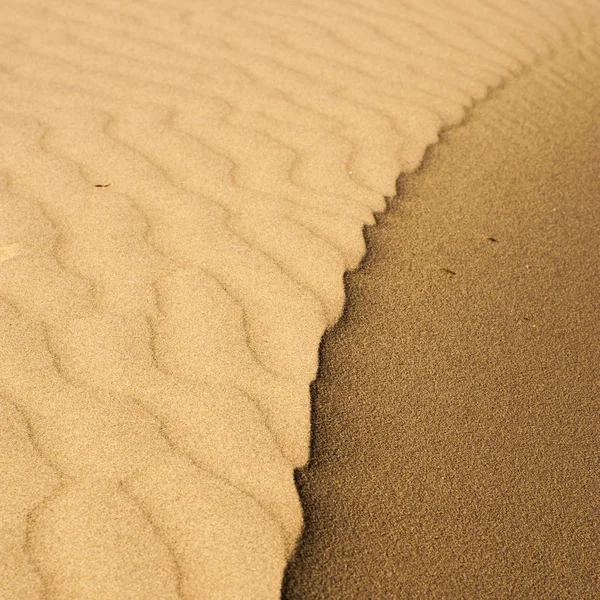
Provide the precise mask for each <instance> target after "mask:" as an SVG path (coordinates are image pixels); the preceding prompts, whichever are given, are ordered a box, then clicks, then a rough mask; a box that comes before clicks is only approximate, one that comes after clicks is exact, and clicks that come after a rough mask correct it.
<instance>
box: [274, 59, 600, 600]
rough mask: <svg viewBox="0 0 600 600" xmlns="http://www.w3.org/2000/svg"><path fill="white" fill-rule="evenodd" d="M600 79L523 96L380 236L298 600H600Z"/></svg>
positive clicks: (539, 78) (333, 356) (317, 417)
mask: <svg viewBox="0 0 600 600" xmlns="http://www.w3.org/2000/svg"><path fill="white" fill-rule="evenodd" d="M599 80H600V62H599V61H598V55H597V54H589V55H587V56H586V57H584V56H583V55H581V54H579V53H577V52H567V53H561V54H559V56H557V57H555V58H554V59H553V60H552V61H549V62H548V63H547V64H545V65H541V66H539V67H536V68H535V69H534V70H532V71H531V72H529V73H527V74H525V75H523V76H522V77H521V78H519V79H518V80H515V81H513V82H510V83H508V84H507V86H506V87H505V89H503V90H501V91H499V92H497V93H495V94H493V95H492V97H491V98H490V99H488V100H487V101H486V102H485V103H482V104H481V105H480V106H479V107H476V108H475V110H474V111H473V113H472V115H471V117H470V118H469V120H468V122H467V123H465V124H464V125H462V126H460V127H458V128H456V129H454V130H452V131H450V132H448V133H447V134H445V135H444V136H443V138H442V142H441V143H440V144H438V145H436V146H434V147H432V148H431V149H430V150H429V151H428V152H427V155H426V159H425V161H424V164H423V166H422V167H421V168H420V169H419V172H418V173H415V174H412V175H408V176H402V177H401V178H400V179H399V181H398V188H399V194H398V196H397V198H396V199H395V200H394V202H393V204H394V206H393V209H392V211H391V212H390V213H389V214H387V215H385V216H383V217H382V218H381V223H380V224H379V225H378V226H377V227H376V228H374V229H370V230H369V231H368V232H367V242H368V248H369V250H368V254H367V256H366V258H365V260H364V262H363V264H362V267H361V268H359V270H358V271H356V272H354V273H352V274H350V275H348V276H347V279H346V282H347V293H348V305H347V307H346V311H345V313H344V316H343V318H342V320H341V321H340V322H339V323H338V325H336V327H334V328H333V329H332V330H331V331H329V332H328V333H327V335H326V336H325V338H324V341H323V343H322V347H321V368H320V375H319V378H318V380H317V382H316V384H315V386H314V394H313V447H312V459H311V461H310V463H309V466H308V468H305V469H303V470H301V471H300V472H299V473H298V474H297V479H298V481H299V489H300V492H301V498H302V502H303V505H304V509H305V519H306V529H305V533H304V537H303V539H302V542H301V544H300V546H299V548H298V551H297V554H296V556H295V558H294V559H293V560H292V562H291V564H290V567H289V569H288V572H287V578H286V586H285V590H284V594H283V598H285V599H286V600H292V599H296V598H298V599H300V598H302V599H309V598H330V599H337V598H373V599H375V598H446V599H450V598H494V599H498V598H507V599H508V598H513V599H514V598H524V599H525V598H531V599H533V598H536V599H538V598H539V599H542V598H544V599H546V598H548V599H550V598H553V599H555V598H578V599H582V600H583V599H589V600H591V599H593V598H598V597H600V581H599V575H600V527H599V526H600V523H599V515H600V417H599V415H600V375H599V371H598V367H599V365H600V343H599V340H600V301H599V293H600V257H599V249H600V166H599V165H600V88H599V87H598V85H597V82H598V81H599Z"/></svg>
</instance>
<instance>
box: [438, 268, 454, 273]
mask: <svg viewBox="0 0 600 600" xmlns="http://www.w3.org/2000/svg"><path fill="white" fill-rule="evenodd" d="M440 271H444V273H449V274H450V275H456V272H455V271H451V270H450V269H446V267H440Z"/></svg>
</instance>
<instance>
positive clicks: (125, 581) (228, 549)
mask: <svg viewBox="0 0 600 600" xmlns="http://www.w3.org/2000/svg"><path fill="white" fill-rule="evenodd" d="M597 8H598V7H597V3H596V2H595V1H594V2H591V1H587V2H586V1H585V0H554V1H550V2H548V1H543V2H542V1H541V0H539V1H538V0H510V1H508V2H506V1H504V0H503V1H502V2H500V1H499V0H498V1H497V2H496V1H494V2H490V1H489V0H479V1H471V0H465V1H464V2H461V1H459V0H451V1H450V0H448V1H445V0H444V1H435V0H428V1H426V2H422V1H419V2H417V1H416V0H415V2H414V3H413V2H398V1H397V0H379V1H367V0H358V1H352V2H348V1H346V0H343V1H342V0H339V1H338V0H327V1H325V2H323V1H321V0H319V1H318V2H317V1H316V0H308V1H303V2H295V1H284V0H271V1H268V0H253V1H250V2H243V3H242V2H238V1H233V0H232V1H229V0H218V1H214V2H213V1H210V0H206V1H202V2H197V1H195V0H177V1H166V0H163V1H162V2H161V1H160V0H125V1H123V0H103V1H102V2H100V1H98V0H12V1H11V0H6V1H4V0H3V2H2V3H1V4H0V411H1V413H0V460H1V461H2V462H1V464H0V569H1V571H0V597H1V598H6V599H11V600H13V599H18V600H22V599H23V598H27V599H29V598H32V599H33V598H49V599H50V598H52V599H62V598H70V599H74V598H94V599H114V598H120V599H121V598H122V599H129V598H139V599H147V598H161V599H162V598H164V599H167V598H217V599H226V598H242V599H245V600H247V599H251V598H261V599H262V598H275V597H278V596H279V594H280V586H281V578H282V574H283V571H284V569H285V566H286V562H287V560H288V558H289V557H290V555H291V553H292V552H293V549H294V546H295V542H296V540H297V537H298V535H299V533H300V531H301V527H302V511H301V506H300V503H299V499H298V495H297V491H296V488H295V485H294V480H293V470H294V468H295V467H299V466H302V465H303V464H304V463H305V462H306V460H307V458H308V455H309V433H310V397H309V384H310V382H311V380H312V379H313V378H314V376H315V375H316V370H317V363H318V355H317V350H318V345H319V341H320V339H321V336H322V334H323V332H324V330H325V328H326V327H328V326H331V325H333V324H334V323H335V322H336V320H337V319H338V317H339V316H340V314H341V311H342V307H343V303H344V288H343V279H342V275H343V272H344V271H345V270H347V269H352V268H354V267H356V266H357V264H358V263H359V261H360V259H361V257H362V255H363V252H364V240H363V237H362V228H363V225H364V224H365V223H372V222H373V216H372V212H373V211H374V210H381V209H383V208H384V206H385V201H384V196H386V195H387V196H392V195H393V194H394V182H395V180H396V178H397V176H398V174H399V173H400V172H402V171H406V170H410V169H413V168H415V167H417V166H418V164H419V162H420V161H421V158H422V156H423V152H424V150H425V148H426V146H427V145H428V144H431V143H433V142H435V141H436V140H437V134H438V131H439V130H440V128H441V127H444V126H448V125H451V124H455V123H457V122H459V121H460V120H461V119H462V118H463V116H464V114H465V111H466V110H468V108H469V107H470V106H471V105H472V103H473V101H474V100H478V99H482V98H484V97H485V96H486V94H487V93H488V91H489V89H490V87H495V86H499V85H501V84H502V83H503V82H505V81H506V80H509V79H512V78H515V77H517V76H518V75H519V74H520V73H521V72H522V71H523V69H525V68H527V67H528V66H530V65H532V64H536V63H539V62H540V61H544V60H547V59H548V58H549V57H551V56H552V55H553V53H555V52H557V51H559V49H560V48H563V47H575V48H579V47H581V48H583V47H586V46H587V45H589V44H591V43H592V42H593V41H594V40H595V39H596V38H597V35H598V31H597V24H598V19H597V13H598V11H597Z"/></svg>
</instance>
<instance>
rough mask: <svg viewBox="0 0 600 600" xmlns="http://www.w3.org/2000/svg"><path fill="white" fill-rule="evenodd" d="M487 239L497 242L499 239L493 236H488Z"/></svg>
mask: <svg viewBox="0 0 600 600" xmlns="http://www.w3.org/2000/svg"><path fill="white" fill-rule="evenodd" d="M488 240H490V242H499V241H500V240H497V239H496V238H493V237H489V238H488Z"/></svg>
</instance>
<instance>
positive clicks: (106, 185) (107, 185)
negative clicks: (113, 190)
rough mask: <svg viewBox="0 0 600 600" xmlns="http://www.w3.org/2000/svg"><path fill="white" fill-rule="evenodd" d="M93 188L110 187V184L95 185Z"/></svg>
mask: <svg viewBox="0 0 600 600" xmlns="http://www.w3.org/2000/svg"><path fill="white" fill-rule="evenodd" d="M95 187H110V183H97V184H96V185H95Z"/></svg>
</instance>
